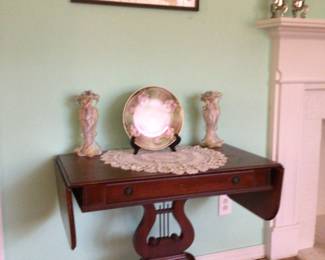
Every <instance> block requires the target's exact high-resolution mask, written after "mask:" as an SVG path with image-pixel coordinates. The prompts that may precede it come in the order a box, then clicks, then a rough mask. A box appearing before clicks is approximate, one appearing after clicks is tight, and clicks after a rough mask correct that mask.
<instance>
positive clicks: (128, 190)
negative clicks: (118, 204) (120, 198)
mask: <svg viewBox="0 0 325 260" xmlns="http://www.w3.org/2000/svg"><path fill="white" fill-rule="evenodd" d="M132 194H133V188H132V187H126V188H125V189H124V195H126V196H131V195H132Z"/></svg>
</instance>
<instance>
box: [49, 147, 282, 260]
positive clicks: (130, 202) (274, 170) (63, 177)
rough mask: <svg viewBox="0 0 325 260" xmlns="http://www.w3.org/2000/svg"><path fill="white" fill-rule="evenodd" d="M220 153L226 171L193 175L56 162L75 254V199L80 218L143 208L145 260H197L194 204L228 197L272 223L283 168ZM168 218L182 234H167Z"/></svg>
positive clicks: (67, 159) (138, 234) (139, 248)
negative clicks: (189, 204)
mask: <svg viewBox="0 0 325 260" xmlns="http://www.w3.org/2000/svg"><path fill="white" fill-rule="evenodd" d="M218 150H219V151H221V152H223V153H224V154H225V155H226V156H227V157H228V162H227V163H226V165H225V166H223V167H221V168H219V169H215V170H209V171H207V172H202V173H198V174H194V175H187V174H186V175H174V174H162V173H146V172H135V171H126V170H122V169H118V168H113V167H111V166H109V165H106V164H104V163H103V162H102V161H101V160H100V158H99V157H94V158H85V157H78V156H77V155H75V154H66V155H59V156H57V157H56V159H55V164H56V168H57V171H56V180H57V188H58V196H59V202H60V210H61V216H62V219H63V222H64V225H65V229H66V231H67V235H68V237H69V241H70V245H71V248H72V249H74V248H75V247H76V244H77V237H76V225H75V221H74V212H73V196H74V197H75V199H76V201H77V203H78V205H79V207H80V209H81V211H82V212H91V211H97V210H107V209H112V208H121V207H128V206H135V205H139V206H142V207H143V208H144V215H143V218H142V220H141V222H140V224H139V226H138V228H137V229H136V231H135V233H134V237H133V244H134V248H135V250H136V252H137V253H138V254H139V255H140V256H141V259H142V260H158V259H159V260H185V259H195V258H194V257H193V256H192V255H191V254H190V253H187V252H186V249H187V248H189V247H190V245H191V244H192V242H193V240H194V228H193V227H192V224H191V222H190V220H189V218H188V217H187V216H186V215H185V212H184V205H185V202H186V201H187V200H188V199H191V198H196V197H207V196H215V195H221V194H227V195H228V196H229V197H230V198H231V199H232V200H234V201H236V202H237V203H239V204H240V205H242V206H243V207H245V208H246V209H248V210H250V211H251V212H253V213H255V214H256V215H258V216H259V217H261V218H262V219H264V220H271V219H273V218H274V217H275V216H276V214H277V211H278V209H279V204H280V197H281V187H282V179H283V167H282V166H281V165H280V164H279V163H276V162H273V161H270V160H268V159H266V158H263V157H260V156H257V155H254V154H251V153H249V152H246V151H243V150H241V149H238V148H235V147H233V146H230V145H224V146H223V147H222V148H220V149H218ZM166 201H168V202H172V204H171V206H170V207H161V208H158V209H157V208H156V207H155V203H157V202H166ZM169 214H173V216H174V218H175V220H176V221H177V222H178V224H179V226H180V230H181V232H180V234H170V233H169V225H168V224H167V227H166V225H165V223H166V221H165V219H166V218H165V217H166V215H167V216H168V215H169ZM161 216H163V218H162V217H161ZM156 219H157V220H158V219H159V220H161V219H163V220H164V221H163V224H164V225H163V226H162V227H161V229H163V230H162V232H160V235H159V236H158V237H150V238H149V237H148V236H149V233H150V231H151V229H152V227H153V225H154V223H155V221H156ZM168 219H169V217H168ZM166 228H168V232H167V231H166V230H165V229H166Z"/></svg>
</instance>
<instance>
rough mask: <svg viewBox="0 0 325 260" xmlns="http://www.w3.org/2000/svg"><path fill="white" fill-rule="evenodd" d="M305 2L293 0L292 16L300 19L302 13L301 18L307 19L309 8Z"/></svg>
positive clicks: (303, 0)
mask: <svg viewBox="0 0 325 260" xmlns="http://www.w3.org/2000/svg"><path fill="white" fill-rule="evenodd" d="M305 2H306V1H305V0H292V15H293V17H298V16H299V13H300V17H301V18H306V16H307V12H308V11H309V6H308V5H306V4H305Z"/></svg>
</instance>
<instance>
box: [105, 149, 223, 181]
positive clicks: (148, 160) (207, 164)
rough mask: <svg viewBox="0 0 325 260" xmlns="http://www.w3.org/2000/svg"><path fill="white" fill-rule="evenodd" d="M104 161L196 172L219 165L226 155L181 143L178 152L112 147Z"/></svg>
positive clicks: (128, 167)
mask: <svg viewBox="0 0 325 260" xmlns="http://www.w3.org/2000/svg"><path fill="white" fill-rule="evenodd" d="M101 160H102V161H104V162H105V164H110V165H111V166H112V167H116V168H122V169H124V170H133V171H139V172H140V171H145V172H150V173H155V172H159V173H174V174H178V175H181V174H186V173H187V174H196V173H199V172H206V171H207V170H209V169H217V168H219V167H221V166H223V165H225V164H226V162H227V157H226V156H225V155H224V154H223V153H221V152H218V151H215V150H212V149H208V148H202V147H200V146H180V147H178V149H177V152H171V151H170V150H167V149H166V150H163V151H145V150H140V152H139V153H138V154H137V155H134V154H133V150H131V149H128V150H110V151H108V152H106V153H105V154H103V155H102V156H101Z"/></svg>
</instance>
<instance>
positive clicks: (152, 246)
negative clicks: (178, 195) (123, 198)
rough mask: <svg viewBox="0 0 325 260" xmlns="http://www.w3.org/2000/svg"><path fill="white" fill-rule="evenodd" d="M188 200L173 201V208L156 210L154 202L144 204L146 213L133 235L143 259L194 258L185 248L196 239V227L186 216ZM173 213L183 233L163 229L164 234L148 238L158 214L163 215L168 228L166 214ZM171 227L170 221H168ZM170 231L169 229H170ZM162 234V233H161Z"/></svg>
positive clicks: (175, 259) (181, 259)
mask: <svg viewBox="0 0 325 260" xmlns="http://www.w3.org/2000/svg"><path fill="white" fill-rule="evenodd" d="M185 202H186V200H177V201H174V202H173V205H172V208H169V209H168V208H167V209H160V210H156V208H155V206H154V205H153V204H146V205H143V208H144V215H143V218H142V221H141V222H140V224H139V226H138V228H137V230H136V231H135V234H134V237H133V244H134V248H135V250H136V251H137V253H138V254H139V255H140V256H142V258H141V260H149V259H150V260H153V259H157V260H158V259H159V260H163V259H169V260H171V259H173V260H183V259H184V260H185V259H188V260H190V259H194V257H193V256H192V255H190V254H188V253H185V250H186V249H187V248H189V247H190V246H191V244H192V243H193V241H194V229H193V227H192V224H191V222H190V221H189V219H188V218H187V217H186V215H185V212H184V205H185ZM170 213H172V214H173V215H174V217H175V219H176V221H177V222H178V224H179V226H180V228H181V234H180V235H176V234H171V235H170V234H168V233H169V232H166V231H165V230H163V232H161V228H160V232H159V233H162V234H163V236H162V237H158V238H154V237H150V238H149V239H148V236H149V233H150V231H151V229H152V227H153V225H154V223H155V221H156V219H157V216H158V215H159V214H160V215H163V219H164V222H163V225H162V226H163V229H166V225H165V223H166V222H165V219H166V217H165V215H166V214H170ZM168 220H169V218H168ZM167 225H168V229H169V223H167ZM168 231H169V230H168ZM160 235H161V234H160Z"/></svg>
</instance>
